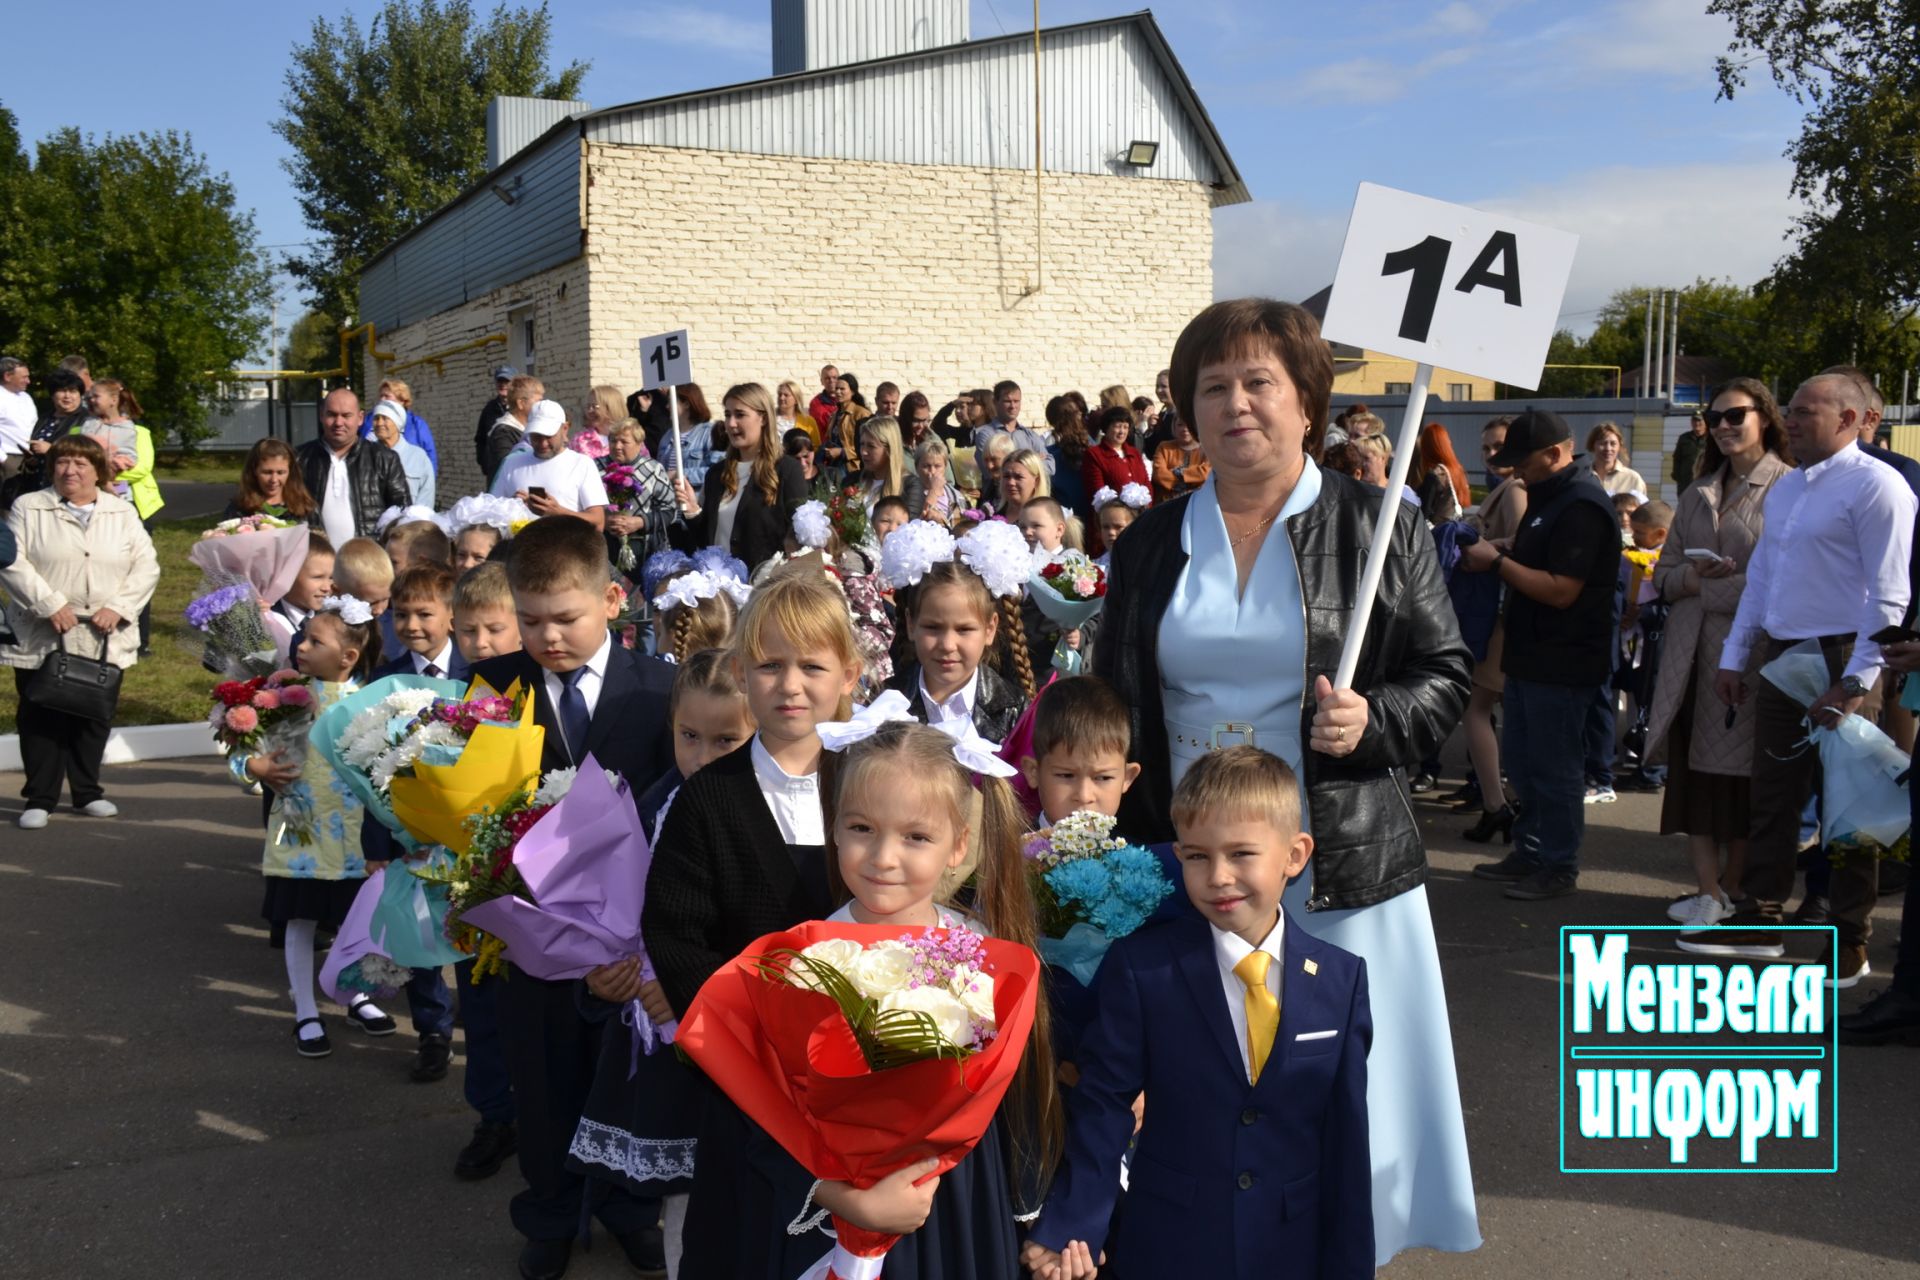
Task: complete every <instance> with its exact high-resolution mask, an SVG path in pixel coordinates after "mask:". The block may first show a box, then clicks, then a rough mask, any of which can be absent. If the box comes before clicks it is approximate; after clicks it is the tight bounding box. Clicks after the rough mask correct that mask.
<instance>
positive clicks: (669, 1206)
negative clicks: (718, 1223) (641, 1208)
mask: <svg viewBox="0 0 1920 1280" xmlns="http://www.w3.org/2000/svg"><path fill="white" fill-rule="evenodd" d="M687 1194H688V1193H687V1192H685V1191H682V1192H680V1193H679V1194H678V1195H671V1196H662V1197H661V1206H660V1207H661V1210H662V1213H661V1227H662V1228H663V1230H662V1231H661V1235H663V1236H664V1237H665V1238H666V1246H667V1280H680V1258H681V1255H683V1254H684V1253H685V1252H686V1244H685V1241H684V1240H683V1237H684V1236H685V1234H686V1230H687Z"/></svg>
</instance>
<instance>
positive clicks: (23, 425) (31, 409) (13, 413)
mask: <svg viewBox="0 0 1920 1280" xmlns="http://www.w3.org/2000/svg"><path fill="white" fill-rule="evenodd" d="M39 420H40V410H39V409H38V408H37V407H36V406H35V405H34V403H33V397H32V396H31V395H29V394H27V393H26V392H25V391H8V390H7V389H6V388H4V387H0V458H11V457H12V456H13V455H15V454H17V453H25V452H26V449H27V441H28V440H30V439H31V438H32V437H33V426H34V423H36V422H38V421H39Z"/></svg>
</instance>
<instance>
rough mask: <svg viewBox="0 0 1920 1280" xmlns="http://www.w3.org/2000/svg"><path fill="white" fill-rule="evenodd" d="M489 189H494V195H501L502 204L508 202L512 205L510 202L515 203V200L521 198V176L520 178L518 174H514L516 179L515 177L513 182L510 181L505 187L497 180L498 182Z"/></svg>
mask: <svg viewBox="0 0 1920 1280" xmlns="http://www.w3.org/2000/svg"><path fill="white" fill-rule="evenodd" d="M488 190H490V191H492V192H493V194H494V195H496V196H499V197H500V203H501V204H506V205H510V204H512V203H513V202H514V201H515V200H516V199H518V198H519V195H520V178H519V176H518V175H517V174H516V175H515V176H514V179H513V181H512V182H510V183H508V184H507V185H506V186H504V187H503V186H501V185H500V184H499V183H497V182H496V183H494V184H493V186H491V187H489V188H488Z"/></svg>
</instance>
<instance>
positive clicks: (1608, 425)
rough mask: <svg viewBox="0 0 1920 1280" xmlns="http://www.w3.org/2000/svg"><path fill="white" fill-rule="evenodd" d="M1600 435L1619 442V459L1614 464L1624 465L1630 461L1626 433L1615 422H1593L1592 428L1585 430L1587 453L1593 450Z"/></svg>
mask: <svg viewBox="0 0 1920 1280" xmlns="http://www.w3.org/2000/svg"><path fill="white" fill-rule="evenodd" d="M1602 436H1612V437H1613V438H1614V439H1615V440H1618V441H1619V442H1620V460H1619V461H1618V462H1616V463H1615V464H1614V465H1615V466H1618V467H1624V466H1628V465H1630V464H1631V463H1632V461H1633V459H1632V458H1631V457H1629V456H1628V454H1627V436H1626V433H1625V432H1624V431H1622V430H1621V429H1620V424H1619V423H1617V422H1596V423H1594V424H1593V430H1591V431H1589V432H1587V452H1588V453H1592V452H1593V446H1595V445H1596V444H1599V443H1600V438H1601V437H1602Z"/></svg>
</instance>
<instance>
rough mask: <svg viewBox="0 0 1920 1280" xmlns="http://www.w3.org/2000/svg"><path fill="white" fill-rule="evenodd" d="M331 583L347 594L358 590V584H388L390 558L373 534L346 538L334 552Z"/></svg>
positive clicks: (391, 579)
mask: <svg viewBox="0 0 1920 1280" xmlns="http://www.w3.org/2000/svg"><path fill="white" fill-rule="evenodd" d="M333 585H334V586H335V587H336V588H338V589H339V590H340V591H341V592H342V593H343V594H346V595H358V594H360V593H359V591H358V590H357V589H356V588H359V587H372V586H381V587H391V586H392V585H393V559H392V557H390V556H388V555H387V552H386V548H384V547H382V546H381V545H380V544H379V543H377V542H375V541H374V540H373V539H372V538H349V539H348V540H347V541H345V542H343V543H341V544H340V546H339V547H338V548H337V549H336V550H335V551H334V553H333Z"/></svg>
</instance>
